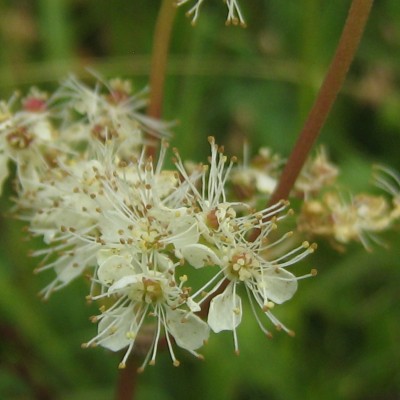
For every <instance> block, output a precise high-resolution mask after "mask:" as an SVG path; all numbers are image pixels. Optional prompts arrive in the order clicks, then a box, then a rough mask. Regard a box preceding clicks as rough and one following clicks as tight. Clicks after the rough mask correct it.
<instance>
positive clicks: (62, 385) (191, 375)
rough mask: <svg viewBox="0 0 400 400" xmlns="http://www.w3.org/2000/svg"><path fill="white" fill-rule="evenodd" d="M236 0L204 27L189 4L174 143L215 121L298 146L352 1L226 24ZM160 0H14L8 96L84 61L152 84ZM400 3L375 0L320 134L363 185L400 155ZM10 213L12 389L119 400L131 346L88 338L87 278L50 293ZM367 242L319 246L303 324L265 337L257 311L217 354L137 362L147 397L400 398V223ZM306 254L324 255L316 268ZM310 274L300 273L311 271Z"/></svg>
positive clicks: (175, 65) (272, 8)
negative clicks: (177, 362) (111, 347)
mask: <svg viewBox="0 0 400 400" xmlns="http://www.w3.org/2000/svg"><path fill="white" fill-rule="evenodd" d="M220 3H222V2H218V1H211V0H209V1H206V2H205V4H204V7H203V9H202V13H201V16H200V19H199V21H198V24H197V26H196V27H194V28H193V27H192V26H191V25H190V21H189V20H188V19H187V18H186V17H185V15H184V14H185V10H184V9H179V10H178V15H177V19H176V24H175V27H174V32H173V41H172V45H171V56H170V59H169V75H168V79H167V92H166V95H165V106H164V117H165V119H167V120H177V121H178V124H177V126H176V128H175V136H174V139H173V144H174V145H176V146H178V147H179V148H180V152H181V154H182V155H183V156H185V157H192V158H194V159H196V160H203V159H204V158H205V156H206V154H207V147H208V146H207V141H206V137H207V136H208V135H210V134H212V135H214V136H216V138H217V141H218V142H219V143H222V144H225V145H226V148H227V150H228V152H229V153H232V154H238V155H241V154H242V146H243V142H244V141H245V140H248V141H249V142H250V143H251V149H252V151H253V152H256V151H257V149H258V148H259V147H260V146H270V147H272V148H273V149H274V150H275V151H277V152H279V153H280V154H282V155H283V156H287V155H288V153H289V151H290V148H291V146H292V144H293V143H294V140H295V138H296V134H297V133H298V131H299V129H300V128H301V126H302V122H303V121H304V119H305V117H306V115H307V111H308V110H309V109H310V107H311V104H312V102H313V99H314V98H315V95H316V92H317V90H318V87H319V84H320V82H321V79H322V78H323V75H324V72H325V71H326V69H327V66H328V64H329V60H330V58H331V56H332V54H333V51H334V49H335V45H336V42H337V40H338V37H339V35H340V31H341V28H342V26H343V23H344V20H345V17H346V14H347V9H348V7H349V4H350V1H342V2H326V1H323V0H303V1H301V2H294V1H288V2H284V3H283V2H282V1H280V0H254V1H246V0H241V3H242V8H243V12H244V14H245V16H246V19H247V23H248V28H246V29H241V28H235V27H225V25H224V18H225V13H226V9H225V6H224V5H223V4H220ZM158 7H159V2H158V1H149V0H135V1H126V0H113V1H106V0H86V1H85V0H13V1H11V0H3V1H1V2H0V15H1V19H0V95H1V97H2V98H5V99H7V98H8V97H9V96H10V95H11V94H12V93H13V91H14V90H16V89H18V90H21V91H26V89H27V88H28V87H29V86H31V85H36V86H40V87H43V88H48V89H52V88H55V87H56V84H57V81H59V80H60V79H62V78H64V77H65V76H66V75H67V74H68V73H69V72H73V73H75V74H76V75H78V76H80V77H83V78H85V79H88V80H90V79H93V78H92V77H91V76H90V74H89V73H88V72H87V70H86V68H87V67H90V68H92V69H94V70H96V71H97V72H99V73H100V74H102V75H103V76H105V77H114V76H121V77H125V78H131V79H133V82H134V84H135V87H136V88H137V89H141V88H142V87H144V86H146V82H147V78H148V71H149V63H150V52H151V47H152V31H153V28H154V23H155V19H156V16H157V12H158ZM399 22H400V2H399V1H398V0H380V1H376V2H375V4H374V8H373V11H372V15H371V18H370V21H369V24H368V26H367V31H366V34H365V36H364V38H363V40H362V44H361V47H360V49H359V51H358V53H357V56H356V59H355V62H354V64H353V67H352V69H351V71H350V74H349V77H348V79H347V82H346V85H345V87H344V89H343V91H342V93H341V95H340V96H339V98H338V101H337V103H336V105H335V107H334V109H333V111H332V113H331V116H330V118H329V120H328V123H327V125H326V126H325V128H324V130H323V134H322V138H321V139H320V143H324V144H325V145H326V146H327V148H328V150H329V153H330V154H331V156H332V158H333V159H334V160H335V161H336V162H338V163H339V164H340V166H341V177H342V180H343V181H344V182H345V183H346V184H347V185H348V186H349V187H350V188H352V189H353V190H362V189H363V188H364V187H365V186H366V185H367V184H368V182H369V179H370V176H369V174H370V165H371V164H372V163H375V162H377V163H384V164H386V165H390V166H392V167H394V168H396V169H397V170H400V159H399V156H398V155H399V150H398V148H399V142H400V141H399V139H400V118H399V115H400V113H399V110H400V91H399V80H400V23H399ZM6 190H8V192H7V193H6V196H3V200H2V203H1V210H3V211H4V212H3V215H2V216H1V217H0V237H1V244H0V245H1V248H0V398H2V399H10V400H17V399H18V400H19V399H71V400H79V399H85V400H90V399H96V400H102V399H110V398H112V393H113V390H114V389H113V386H114V384H115V380H116V379H117V374H118V371H117V365H118V360H119V358H118V355H117V356H115V355H113V354H111V353H108V352H106V351H105V350H104V349H100V348H99V349H95V350H81V348H80V343H81V342H84V341H86V340H88V339H89V338H90V337H92V336H93V335H94V333H95V326H92V325H91V324H90V323H89V322H88V316H89V315H91V314H93V313H95V310H94V309H93V306H82V304H84V296H85V294H86V283H85V282H79V281H78V282H75V283H74V284H73V285H72V286H70V287H68V288H67V289H65V290H63V291H61V292H59V293H56V294H55V295H54V296H53V297H52V298H51V299H50V301H49V302H48V303H44V304H43V303H42V302H41V301H40V299H38V297H37V296H36V293H37V292H38V291H39V290H40V288H41V287H43V286H44V284H45V282H46V281H48V279H49V277H47V276H42V275H39V276H34V275H32V273H31V271H32V270H33V269H34V267H35V265H36V263H37V261H38V260H35V259H31V258H29V257H28V256H26V254H27V253H28V250H29V249H30V248H32V247H33V246H34V243H32V242H25V241H24V240H23V239H21V238H22V237H23V235H21V228H22V225H21V224H20V223H17V222H16V221H12V220H10V219H8V218H7V217H6V216H5V214H6V210H7V209H9V207H10V205H11V204H12V203H11V201H10V200H9V198H10V196H11V189H10V188H8V189H6ZM384 241H385V243H387V244H388V248H383V247H382V248H381V247H377V248H375V249H374V251H373V252H372V253H366V252H365V251H364V250H363V249H362V248H361V247H360V246H354V247H352V248H349V249H348V250H347V252H345V253H343V254H337V253H335V252H334V251H333V250H331V249H329V248H328V247H326V246H324V245H323V244H322V245H321V246H320V249H319V251H318V252H317V253H316V254H315V256H313V257H312V258H309V259H308V260H307V264H308V265H309V264H312V266H313V267H317V268H318V270H319V275H318V277H317V278H315V279H312V280H306V281H302V282H301V284H300V290H299V292H298V293H297V294H296V296H295V297H294V299H293V300H292V301H291V302H289V303H287V304H285V305H284V306H282V307H279V308H278V310H277V313H278V317H279V318H280V319H281V320H282V321H285V322H286V323H287V325H288V326H289V327H290V328H293V329H294V330H295V331H296V333H297V336H296V338H294V339H293V338H290V337H288V336H287V335H285V334H283V333H277V334H276V335H275V336H274V339H273V340H272V341H271V340H267V339H266V338H264V337H263V335H262V333H261V332H260V331H259V329H258V327H257V326H256V323H255V321H254V320H253V318H252V315H251V312H250V310H249V312H248V313H247V315H246V317H245V318H246V320H245V323H244V324H242V325H241V326H240V328H239V340H240V348H241V355H240V357H237V356H235V355H234V354H233V345H232V336H231V334H230V333H226V334H222V335H221V336H220V335H218V337H216V336H215V335H214V336H212V337H211V339H210V342H209V344H208V346H206V354H205V356H206V360H205V361H204V362H198V361H197V360H193V359H192V358H190V357H186V355H185V354H183V353H182V354H180V355H181V357H182V361H183V363H182V364H183V365H182V366H181V367H180V368H177V369H176V368H173V367H172V366H171V365H170V360H169V358H168V355H167V354H160V357H159V358H158V363H157V366H155V367H149V368H147V370H146V372H145V373H144V374H143V375H141V376H139V383H138V388H137V391H138V393H137V398H138V399H144V400H146V399H154V398H157V399H160V400H169V399H181V398H182V399H183V398H187V396H190V398H191V399H192V400H196V399H205V398H206V399H217V400H218V399H233V400H246V399H252V400H254V399H269V400H275V399H276V400H281V399H282V400H283V399H284V400H288V399H320V398H324V399H328V400H329V399H349V400H361V399H362V400H372V399H385V400H390V399H398V398H400V363H399V360H400V344H399V336H400V311H399V310H400V309H399V300H400V290H399V286H400V269H399V266H398V260H399V258H400V239H399V237H398V236H396V235H393V234H392V235H387V237H385V238H384ZM305 268H307V269H308V266H305ZM295 272H298V271H295Z"/></svg>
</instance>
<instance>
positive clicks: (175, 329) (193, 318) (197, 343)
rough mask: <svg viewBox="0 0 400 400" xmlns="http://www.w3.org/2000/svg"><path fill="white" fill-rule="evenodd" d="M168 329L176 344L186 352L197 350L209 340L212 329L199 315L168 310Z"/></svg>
mask: <svg viewBox="0 0 400 400" xmlns="http://www.w3.org/2000/svg"><path fill="white" fill-rule="evenodd" d="M166 314H167V327H168V330H169V331H170V333H171V335H172V336H173V337H174V339H175V342H176V344H177V345H178V346H179V347H182V348H183V349H186V350H196V349H198V348H199V347H201V346H202V345H203V344H204V342H205V341H206V340H207V339H208V336H209V333H210V328H209V327H208V325H207V324H206V323H205V322H204V321H203V320H201V319H200V318H199V317H198V316H197V315H194V314H191V313H188V312H186V311H184V310H179V309H177V310H172V309H170V308H167V309H166Z"/></svg>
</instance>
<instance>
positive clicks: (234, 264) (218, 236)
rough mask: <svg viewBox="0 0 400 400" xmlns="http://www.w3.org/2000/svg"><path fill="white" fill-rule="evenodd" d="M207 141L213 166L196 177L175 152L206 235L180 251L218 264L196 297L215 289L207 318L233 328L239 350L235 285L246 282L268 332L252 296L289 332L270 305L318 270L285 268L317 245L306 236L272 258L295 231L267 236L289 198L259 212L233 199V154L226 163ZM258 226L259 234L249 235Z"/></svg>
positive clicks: (198, 261) (216, 326)
mask: <svg viewBox="0 0 400 400" xmlns="http://www.w3.org/2000/svg"><path fill="white" fill-rule="evenodd" d="M209 142H210V146H211V156H210V157H209V166H200V169H201V171H202V173H201V175H200V177H199V178H198V180H199V181H194V180H193V179H192V178H191V176H190V175H189V174H188V173H187V172H186V170H185V168H184V166H183V163H182V161H181V159H180V157H179V153H178V152H175V155H176V161H175V164H176V166H177V169H178V170H179V172H180V174H181V175H182V177H183V179H184V181H186V182H187V183H188V185H189V186H190V189H191V196H189V197H188V199H189V200H191V202H192V203H191V204H192V205H193V207H197V208H198V212H196V213H195V215H196V217H197V220H198V226H199V231H200V234H201V239H202V240H201V243H200V244H195V245H192V246H188V247H187V248H185V249H184V250H183V251H182V254H183V256H184V258H185V260H189V262H190V263H191V264H192V265H194V266H195V267H196V268H204V267H206V266H208V265H214V266H215V267H214V268H215V275H214V277H213V278H212V279H211V280H210V281H209V282H207V283H206V284H205V285H204V286H203V287H202V288H200V289H198V290H197V291H196V293H195V294H194V295H193V298H194V299H196V298H197V296H199V295H203V298H202V299H201V300H200V301H199V304H201V303H202V302H203V301H205V299H207V298H210V297H211V296H213V295H214V297H213V298H212V300H211V303H210V310H209V313H208V324H209V325H210V327H211V329H212V330H213V331H214V332H220V331H222V330H232V331H233V335H234V346H235V351H236V352H238V351H239V347H238V340H237V335H236V328H237V326H238V325H239V324H240V322H241V318H242V306H241V304H242V302H241V298H240V296H239V295H238V294H237V286H239V285H241V284H242V285H243V286H244V287H245V290H246V292H247V296H248V298H249V300H250V302H251V304H252V308H253V312H254V314H255V316H256V319H257V321H258V323H259V325H260V327H261V329H262V330H263V332H265V333H266V334H268V335H270V333H269V331H268V330H267V329H266V328H265V327H264V325H263V323H262V322H261V320H260V318H259V316H258V311H257V310H256V308H255V306H254V304H253V302H255V303H256V304H257V305H258V306H259V307H260V308H261V311H262V312H264V313H265V314H266V315H267V317H268V318H269V319H270V320H271V321H272V323H273V324H274V325H275V326H276V327H277V328H279V329H281V328H283V329H284V330H286V331H287V332H289V333H290V331H289V329H287V328H286V327H285V326H284V325H283V324H281V323H280V322H279V321H278V320H277V318H276V317H274V315H273V314H272V313H271V311H270V309H271V308H272V307H273V305H274V304H275V303H276V304H280V303H283V302H284V301H286V300H289V299H290V298H291V297H292V296H293V294H294V293H295V291H296V289H297V281H298V280H299V279H302V278H305V277H309V276H312V275H314V274H315V273H314V272H312V273H310V274H307V275H304V276H302V277H300V278H297V277H295V276H294V275H293V274H292V273H291V272H289V271H287V270H286V268H287V267H288V266H291V265H293V264H295V263H296V262H298V261H300V260H301V259H303V258H304V257H306V256H307V255H308V254H310V253H312V252H313V251H314V250H315V247H316V246H315V245H314V244H313V245H309V244H308V243H307V242H305V243H303V244H302V245H301V246H299V247H297V248H295V249H293V250H290V251H284V252H283V253H282V254H281V255H280V256H277V257H276V258H274V259H270V260H268V253H271V249H272V248H275V249H276V248H278V247H280V246H281V245H282V243H283V242H284V241H285V239H286V238H288V237H289V236H291V233H287V234H284V235H283V236H282V237H281V238H280V239H277V240H276V241H270V240H269V235H270V233H271V232H272V231H274V230H276V229H277V223H278V222H279V221H280V220H281V219H283V218H285V216H286V215H287V214H282V212H283V211H284V210H285V209H286V208H287V203H286V202H279V203H277V204H275V205H273V206H272V207H269V208H267V209H264V210H261V211H258V212H256V211H254V210H252V209H251V208H250V207H248V206H247V205H246V204H245V203H241V202H229V201H228V199H227V196H226V192H225V186H226V183H227V182H228V181H229V174H230V171H231V170H232V166H233V163H234V162H235V159H234V158H233V159H231V160H230V162H229V163H228V159H227V157H226V156H225V155H224V154H223V149H222V148H221V147H219V146H218V145H217V144H216V143H215V140H214V138H209ZM289 214H290V213H289ZM255 229H257V230H258V232H259V234H258V236H257V237H256V238H254V240H251V237H252V234H253V232H254V230H255ZM282 249H283V247H282ZM224 285H226V287H225V288H224V289H223V291H222V293H218V292H219V291H220V290H221V289H222V288H223V286H224ZM207 291H208V292H207Z"/></svg>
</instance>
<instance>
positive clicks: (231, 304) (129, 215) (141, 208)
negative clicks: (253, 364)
mask: <svg viewBox="0 0 400 400" xmlns="http://www.w3.org/2000/svg"><path fill="white" fill-rule="evenodd" d="M104 87H105V89H103V88H104ZM18 104H19V105H20V106H19V107H18ZM144 104H145V103H144V98H143V96H142V95H141V94H139V95H135V96H134V95H132V93H131V87H130V85H129V84H128V83H127V82H124V81H121V80H113V81H110V82H109V83H105V85H103V86H102V85H98V86H96V87H95V88H94V89H92V88H90V87H88V86H86V85H84V84H83V83H82V82H80V81H78V80H77V79H75V78H69V79H68V80H66V81H65V82H64V83H62V85H61V86H60V88H59V89H58V90H57V91H56V92H55V93H54V94H52V95H51V96H48V95H47V94H45V93H42V92H40V91H38V90H37V89H32V90H31V91H30V93H29V94H28V95H27V96H26V97H25V98H23V99H22V100H21V101H18V98H17V96H14V97H13V98H12V99H11V100H10V101H9V102H8V103H2V104H1V119H0V120H1V126H0V177H1V182H0V183H1V184H2V185H3V183H4V182H5V180H6V179H7V176H8V174H9V172H8V164H9V161H12V162H14V164H15V166H16V185H15V187H16V189H17V197H16V200H15V207H14V213H15V214H16V215H17V216H18V217H19V218H21V219H23V220H25V221H27V223H28V224H29V228H28V229H29V232H30V233H31V234H32V235H33V236H40V237H42V238H43V241H44V243H45V247H44V248H43V249H40V250H36V251H34V252H33V253H32V254H33V255H34V256H39V257H41V258H42V261H41V263H40V265H39V267H38V268H37V269H36V272H42V271H51V272H52V273H53V275H54V279H53V280H52V281H51V282H50V283H49V284H48V285H47V286H46V287H45V288H44V289H43V291H42V295H43V296H44V298H48V297H49V296H50V295H51V294H52V293H53V292H54V291H57V290H59V289H61V288H63V287H65V286H67V285H68V284H69V283H70V282H71V281H73V280H74V279H75V278H77V277H79V276H83V275H84V276H89V277H90V281H91V285H90V293H89V295H88V296H87V299H88V300H90V301H97V302H98V303H99V304H100V308H99V310H100V312H99V314H98V315H95V316H93V317H92V321H93V322H95V323H97V326H98V332H97V335H95V336H94V337H93V338H92V339H91V340H89V341H88V342H87V343H85V344H84V347H89V346H97V345H100V346H103V347H105V348H107V349H110V350H112V351H119V350H123V349H125V352H124V355H123V358H122V360H121V363H120V367H122V368H123V367H124V366H125V365H126V361H127V359H128V357H129V356H130V354H131V353H132V352H133V351H134V349H136V348H137V347H138V346H140V343H142V342H143V341H145V339H146V338H148V337H149V336H150V337H151V340H150V343H149V344H148V345H147V350H146V356H145V359H144V362H143V365H142V367H141V368H142V369H143V368H144V367H145V365H147V364H154V363H155V360H156V354H157V349H158V347H159V346H160V343H165V345H166V346H167V347H168V349H169V353H170V356H171V359H172V361H173V364H174V365H179V361H178V359H177V357H176V355H175V351H174V346H173V344H176V345H177V346H179V347H181V348H183V349H185V350H187V351H189V352H190V353H192V354H193V355H194V356H196V357H199V358H200V357H202V356H201V355H200V354H199V353H198V349H199V348H200V347H201V346H202V345H203V343H204V342H206V341H207V340H208V337H209V334H210V331H213V332H216V333H217V332H220V331H223V330H229V331H232V332H233V338H234V348H235V351H236V352H239V345H238V338H237V327H238V326H239V324H240V323H241V319H242V312H243V310H242V298H241V294H242V293H243V294H245V295H246V297H247V298H248V299H249V301H250V304H251V308H252V310H253V312H254V315H255V317H256V319H257V321H258V323H259V325H260V328H261V329H262V331H263V332H264V333H265V334H267V335H269V336H270V335H271V333H270V332H269V330H268V329H267V327H266V326H265V323H264V322H263V320H262V318H261V317H262V314H264V315H265V316H266V317H267V319H269V320H270V322H271V323H272V325H273V326H275V327H276V328H277V329H283V330H285V331H287V332H288V333H291V331H290V330H289V329H288V328H286V326H285V325H283V324H282V323H281V322H280V321H279V320H278V319H277V318H276V317H275V316H274V314H273V313H272V309H273V307H274V305H275V304H281V303H283V302H285V301H287V300H289V299H290V298H291V297H292V296H293V295H294V293H295V292H296V290H297V286H298V280H299V279H301V278H304V277H308V276H312V275H314V274H315V271H314V270H312V271H311V272H310V273H309V274H306V275H303V276H301V277H296V276H295V275H294V274H293V273H292V272H290V271H289V270H288V267H290V266H292V265H293V264H295V263H297V262H298V261H300V260H302V259H303V258H304V257H306V256H307V255H308V254H310V253H312V252H313V251H314V249H315V247H316V246H315V245H314V244H311V245H310V244H309V243H308V242H303V243H302V244H300V245H297V246H292V244H291V240H290V239H289V238H290V237H291V236H292V233H291V232H287V233H285V234H283V235H277V234H276V232H277V228H278V225H279V222H280V221H281V220H283V219H285V218H286V216H287V215H289V214H291V212H290V210H288V204H287V202H285V201H281V202H278V203H277V204H275V205H272V206H271V207H269V208H265V209H263V210H261V211H256V210H255V209H254V208H252V207H251V206H250V205H248V204H247V203H246V202H243V201H240V200H233V198H231V196H232V193H234V190H228V186H229V184H230V182H231V178H232V177H233V176H234V174H233V173H232V171H233V170H235V169H236V168H237V167H235V163H236V159H235V157H233V158H231V159H228V157H227V156H226V155H224V151H223V148H222V147H219V146H218V145H217V144H216V143H215V140H214V138H211V137H210V138H209V143H210V149H211V154H210V157H209V160H208V163H207V164H199V165H194V166H193V165H192V167H191V168H189V167H186V166H185V163H184V162H183V161H182V159H181V157H180V154H179V152H178V150H177V149H173V151H172V153H173V163H174V164H175V168H174V169H172V170H171V169H166V168H165V167H164V159H165V157H166V154H167V152H168V143H167V142H166V140H165V139H162V140H160V143H161V149H160V153H159V155H158V159H157V161H154V160H153V158H152V157H151V156H149V153H150V151H149V149H150V147H151V146H152V145H153V143H154V142H155V141H156V139H153V143H152V142H151V141H149V139H148V137H149V136H148V135H147V133H152V134H158V135H159V137H161V136H164V137H165V132H166V125H163V124H160V123H159V122H156V121H153V120H152V119H149V118H146V117H145V116H144V115H142V114H140V112H139V109H140V108H141V107H142V106H143V105H144ZM14 109H16V110H14ZM154 137H155V136H154ZM233 181H234V179H232V182H233ZM230 186H232V187H235V186H237V183H232V184H231V185H230ZM288 248H289V250H288ZM195 270H198V271H199V270H204V271H206V270H207V273H206V276H208V277H209V278H208V279H207V280H204V279H203V280H202V279H201V278H200V281H201V282H199V278H197V280H196V279H195V278H194V279H192V278H193V277H192V275H193V273H194V271H195ZM195 275H197V277H198V276H199V274H198V273H196V274H195ZM200 275H201V274H200ZM210 276H211V278H210ZM161 339H163V340H161Z"/></svg>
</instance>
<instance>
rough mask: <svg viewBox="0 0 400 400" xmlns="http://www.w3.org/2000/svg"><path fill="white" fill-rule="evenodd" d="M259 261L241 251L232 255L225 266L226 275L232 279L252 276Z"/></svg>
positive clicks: (243, 278)
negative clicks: (226, 266)
mask: <svg viewBox="0 0 400 400" xmlns="http://www.w3.org/2000/svg"><path fill="white" fill-rule="evenodd" d="M258 266H259V262H258V261H257V260H255V259H254V258H253V257H252V255H251V254H249V253H247V252H245V251H243V252H241V253H236V254H235V255H233V256H232V257H231V258H230V260H229V262H228V268H227V276H228V277H229V278H230V279H232V280H239V281H242V282H243V281H246V280H248V279H250V278H251V277H253V276H254V274H255V272H256V268H257V267H258Z"/></svg>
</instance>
